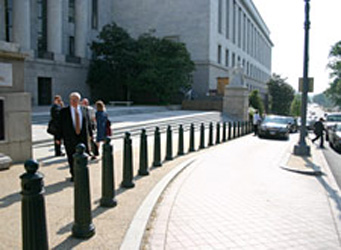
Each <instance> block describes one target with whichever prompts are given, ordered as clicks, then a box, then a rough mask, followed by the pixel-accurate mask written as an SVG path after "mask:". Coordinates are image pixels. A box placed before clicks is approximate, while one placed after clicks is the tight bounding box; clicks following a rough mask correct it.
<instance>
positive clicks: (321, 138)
mask: <svg viewBox="0 0 341 250" xmlns="http://www.w3.org/2000/svg"><path fill="white" fill-rule="evenodd" d="M318 139H320V147H321V148H323V134H316V137H315V138H314V139H313V140H312V141H313V142H315V141H316V140H318Z"/></svg>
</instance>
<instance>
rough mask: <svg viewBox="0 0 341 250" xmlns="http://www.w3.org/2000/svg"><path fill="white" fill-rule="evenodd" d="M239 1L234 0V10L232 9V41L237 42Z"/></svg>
mask: <svg viewBox="0 0 341 250" xmlns="http://www.w3.org/2000/svg"><path fill="white" fill-rule="evenodd" d="M236 12H237V3H236V1H235V0H234V1H233V11H232V42H233V43H234V44H235V43H236V23H237V22H236V17H237V13H236Z"/></svg>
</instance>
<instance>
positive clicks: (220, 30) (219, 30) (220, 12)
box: [218, 0, 223, 33]
mask: <svg viewBox="0 0 341 250" xmlns="http://www.w3.org/2000/svg"><path fill="white" fill-rule="evenodd" d="M222 5H223V0H219V1H218V32H219V33H222V19H223V8H222V7H223V6H222Z"/></svg>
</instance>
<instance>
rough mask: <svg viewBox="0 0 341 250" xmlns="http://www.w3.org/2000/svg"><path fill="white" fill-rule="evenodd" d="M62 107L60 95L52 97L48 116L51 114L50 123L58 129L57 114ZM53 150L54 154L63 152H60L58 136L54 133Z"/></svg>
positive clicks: (57, 154)
mask: <svg viewBox="0 0 341 250" xmlns="http://www.w3.org/2000/svg"><path fill="white" fill-rule="evenodd" d="M62 107H63V101H62V97H61V96H60V95H56V96H55V97H54V98H53V104H52V106H51V109H50V116H51V121H50V122H51V124H52V125H53V126H55V127H56V129H58V126H59V122H60V121H59V120H60V118H59V114H60V110H61V108H62ZM54 151H55V156H64V155H65V154H64V153H62V151H61V147H60V137H59V136H58V135H54Z"/></svg>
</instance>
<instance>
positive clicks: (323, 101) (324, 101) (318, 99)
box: [313, 93, 333, 108]
mask: <svg viewBox="0 0 341 250" xmlns="http://www.w3.org/2000/svg"><path fill="white" fill-rule="evenodd" d="M313 102H315V103H317V104H319V105H320V106H323V107H326V108H330V107H333V102H332V100H330V99H329V98H328V96H327V95H326V94H324V93H321V94H318V95H314V96H313Z"/></svg>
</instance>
